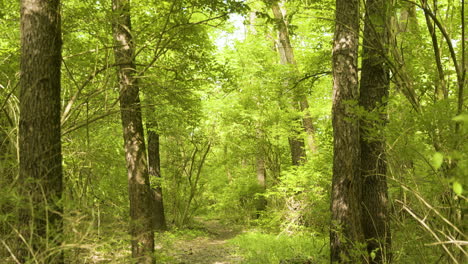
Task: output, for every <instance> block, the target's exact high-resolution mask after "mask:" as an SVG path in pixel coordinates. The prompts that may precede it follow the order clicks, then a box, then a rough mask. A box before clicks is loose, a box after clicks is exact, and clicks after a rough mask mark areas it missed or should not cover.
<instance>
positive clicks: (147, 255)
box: [112, 0, 154, 263]
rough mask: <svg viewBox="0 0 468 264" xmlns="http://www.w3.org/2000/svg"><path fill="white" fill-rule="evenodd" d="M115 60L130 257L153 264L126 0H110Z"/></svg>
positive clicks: (149, 194) (150, 197)
mask: <svg viewBox="0 0 468 264" xmlns="http://www.w3.org/2000/svg"><path fill="white" fill-rule="evenodd" d="M112 11H113V12H114V15H115V17H114V19H115V20H114V21H113V35H114V41H115V49H114V53H115V61H116V63H117V64H118V65H119V71H118V76H119V84H120V112H121V116H122V127H123V137H124V147H125V157H126V162H127V171H128V193H129V198H130V218H131V223H130V234H131V236H132V257H133V258H135V259H137V261H138V263H154V257H153V252H154V233H153V226H152V212H151V210H152V205H153V202H152V201H153V195H152V192H151V188H150V184H149V176H148V168H147V165H146V150H145V140H144V135H143V123H142V118H141V105H140V98H139V88H138V83H137V79H136V78H135V77H134V74H135V70H136V67H135V61H134V54H135V53H134V43H133V41H132V35H131V28H132V27H131V23H130V1H129V0H113V1H112Z"/></svg>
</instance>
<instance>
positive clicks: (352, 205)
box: [330, 0, 363, 263]
mask: <svg viewBox="0 0 468 264" xmlns="http://www.w3.org/2000/svg"><path fill="white" fill-rule="evenodd" d="M335 19H336V20H335V21H336V25H335V35H334V41H333V108H332V111H333V138H334V153H333V155H334V156H333V179H332V194H331V213H332V223H331V230H330V249H331V261H332V262H339V263H359V262H362V261H363V259H362V257H361V256H359V254H356V251H355V250H354V249H355V245H356V243H361V242H363V234H362V226H361V221H360V205H359V199H360V181H359V179H360V171H359V166H360V144H359V121H358V120H357V117H356V116H355V115H354V114H353V109H352V106H351V105H350V102H352V101H354V102H356V101H357V100H358V98H359V90H358V88H359V87H358V68H357V58H358V45H359V36H358V33H359V0H337V1H336V17H335Z"/></svg>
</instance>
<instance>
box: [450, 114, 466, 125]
mask: <svg viewBox="0 0 468 264" xmlns="http://www.w3.org/2000/svg"><path fill="white" fill-rule="evenodd" d="M452 120H453V121H455V122H463V123H467V122H468V114H461V115H458V116H456V117H454V118H452Z"/></svg>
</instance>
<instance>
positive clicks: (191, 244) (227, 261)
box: [174, 219, 242, 264]
mask: <svg viewBox="0 0 468 264" xmlns="http://www.w3.org/2000/svg"><path fill="white" fill-rule="evenodd" d="M197 221H198V222H199V223H200V224H202V225H203V227H202V229H203V230H205V231H206V232H207V233H208V236H203V237H197V238H195V239H192V240H186V241H177V242H176V243H175V244H174V247H175V248H176V249H177V252H179V254H177V255H176V256H174V257H175V258H176V259H177V261H178V264H192V263H194V264H197V263H198V264H237V263H240V262H241V260H242V259H241V257H239V256H236V255H235V247H234V246H232V245H229V244H228V243H227V241H228V240H229V239H231V238H233V237H235V236H236V235H237V234H239V233H240V232H241V230H240V229H238V228H236V227H232V226H225V225H223V224H221V223H220V222H219V221H218V220H203V219H197Z"/></svg>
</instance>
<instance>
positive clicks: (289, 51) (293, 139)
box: [271, 1, 316, 165]
mask: <svg viewBox="0 0 468 264" xmlns="http://www.w3.org/2000/svg"><path fill="white" fill-rule="evenodd" d="M278 2H279V1H273V2H272V5H271V10H272V11H273V15H274V17H275V19H276V21H277V26H278V41H277V46H278V53H279V55H280V63H281V64H282V65H290V66H291V69H290V72H289V73H288V74H289V75H290V76H289V79H290V80H294V76H296V75H297V68H296V60H295V59H294V50H293V48H292V46H291V41H290V39H289V32H288V27H287V21H286V19H285V17H284V14H283V11H282V10H281V7H280V6H279V3H278ZM290 83H291V81H289V82H286V84H285V87H288V86H289V85H290ZM293 93H294V96H293V97H292V105H293V108H294V110H295V111H302V112H304V117H303V119H302V120H299V119H297V120H294V121H295V122H301V121H302V127H303V129H304V131H305V132H306V133H307V135H308V145H309V148H310V150H311V151H312V152H315V151H316V147H315V141H314V133H315V129H314V127H313V122H312V118H311V117H310V113H309V110H308V108H309V103H308V102H307V97H306V96H305V95H304V94H302V93H300V92H297V91H296V90H295V91H293ZM289 146H290V149H291V159H292V164H293V165H301V164H303V163H304V162H305V161H306V153H305V142H304V139H303V138H302V136H301V133H300V131H297V130H294V133H293V135H292V136H290V137H289Z"/></svg>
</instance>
